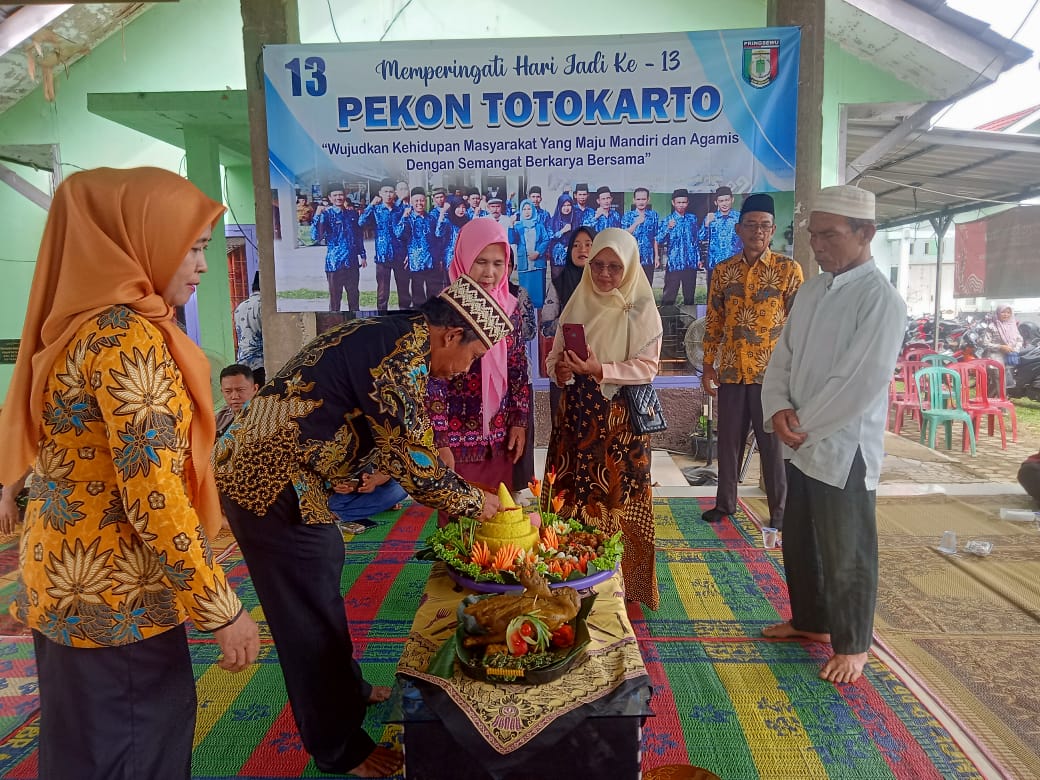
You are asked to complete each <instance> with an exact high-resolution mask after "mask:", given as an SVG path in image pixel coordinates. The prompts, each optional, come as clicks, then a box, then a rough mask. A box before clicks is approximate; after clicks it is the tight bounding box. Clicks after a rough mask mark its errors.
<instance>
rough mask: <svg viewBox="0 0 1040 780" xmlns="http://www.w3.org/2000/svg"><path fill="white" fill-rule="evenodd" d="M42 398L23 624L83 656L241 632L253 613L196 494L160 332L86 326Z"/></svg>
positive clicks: (183, 400)
mask: <svg viewBox="0 0 1040 780" xmlns="http://www.w3.org/2000/svg"><path fill="white" fill-rule="evenodd" d="M44 398H45V400H44V410H43V417H44V419H43V436H42V438H41V441H40V451H39V455H38V457H37V460H36V463H35V466H34V474H33V477H32V479H31V487H30V491H29V503H28V506H27V507H26V512H25V530H24V532H23V534H22V540H21V548H20V566H21V572H20V578H19V587H18V592H17V594H16V597H15V602H14V604H13V605H12V608H11V612H12V614H13V615H14V616H15V617H16V618H18V619H19V620H21V621H22V622H23V623H25V624H27V625H28V626H29V627H30V628H32V629H34V630H36V631H39V632H40V633H41V634H43V635H44V636H45V637H47V638H48V639H50V640H52V641H54V642H57V643H59V644H63V645H69V646H73V647H108V646H112V645H125V644H128V643H130V642H136V641H140V640H142V639H147V638H149V637H151V636H155V635H157V634H160V633H162V632H164V631H167V630H169V629H170V628H173V627H174V626H177V625H179V624H180V623H182V622H183V621H184V620H185V619H186V618H191V619H192V620H193V621H194V623H195V625H196V626H197V627H198V628H200V629H201V630H203V631H212V630H215V629H218V628H221V627H223V626H226V625H227V624H229V623H231V622H232V621H233V620H234V619H235V618H236V617H237V616H238V614H239V612H240V611H241V609H242V605H241V604H240V603H239V600H238V597H237V596H236V595H235V593H234V591H233V590H232V589H231V587H230V586H229V585H228V583H227V580H226V579H225V577H224V572H223V570H222V569H221V568H220V566H219V565H218V564H216V563H214V560H213V553H212V550H211V549H210V546H209V542H208V540H207V538H206V535H205V533H204V532H203V530H202V526H201V524H200V522H199V517H198V515H197V514H196V513H195V510H194V508H193V507H192V503H191V500H190V498H189V495H188V488H187V487H186V484H187V483H186V481H185V475H186V474H188V473H190V469H191V453H190V450H189V442H190V437H189V428H190V426H191V417H192V404H191V400H190V398H189V397H188V395H187V392H186V391H185V388H184V384H183V382H182V379H181V374H180V371H179V370H178V369H177V366H176V364H175V363H174V362H173V359H172V358H171V357H170V353H169V352H168V351H167V348H166V343H165V342H164V340H163V338H162V334H161V333H160V331H159V330H158V329H157V328H156V327H155V326H154V325H152V324H151V323H150V322H148V321H147V320H146V319H143V318H141V317H139V316H137V315H136V314H135V313H134V312H133V311H131V310H130V309H128V308H126V307H125V306H115V307H112V308H109V309H106V310H105V311H103V312H101V313H100V314H99V315H98V316H97V317H94V318H91V319H88V320H87V321H86V322H85V323H84V324H83V326H82V327H80V329H79V330H78V331H77V333H76V335H75V336H74V337H73V338H72V340H71V341H70V342H69V345H68V348H67V349H66V350H65V352H64V354H63V355H62V356H61V357H60V358H59V359H58V361H57V362H56V363H55V365H54V366H53V367H52V369H51V373H50V376H49V377H48V378H47V384H46V390H45V395H44ZM206 454H207V455H208V453H206Z"/></svg>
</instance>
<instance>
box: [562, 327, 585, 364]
mask: <svg viewBox="0 0 1040 780" xmlns="http://www.w3.org/2000/svg"><path fill="white" fill-rule="evenodd" d="M563 346H564V347H565V348H566V349H569V350H570V351H571V352H573V353H574V354H575V355H577V356H578V357H580V358H581V359H582V360H588V359H589V345H588V343H587V342H586V341H585V326H584V325H582V324H581V323H580V322H565V323H564V324H563Z"/></svg>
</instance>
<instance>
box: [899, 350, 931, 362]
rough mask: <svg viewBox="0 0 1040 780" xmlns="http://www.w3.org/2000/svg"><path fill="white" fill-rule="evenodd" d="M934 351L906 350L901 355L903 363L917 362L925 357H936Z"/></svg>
mask: <svg viewBox="0 0 1040 780" xmlns="http://www.w3.org/2000/svg"><path fill="white" fill-rule="evenodd" d="M938 354H939V353H938V352H936V351H935V350H934V349H908V350H906V351H905V352H904V353H903V357H902V360H903V361H911V362H917V361H919V360H920V359H921V358H922V357H924V356H925V355H938Z"/></svg>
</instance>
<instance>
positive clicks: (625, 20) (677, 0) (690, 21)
mask: <svg viewBox="0 0 1040 780" xmlns="http://www.w3.org/2000/svg"><path fill="white" fill-rule="evenodd" d="M299 4H300V40H301V41H303V42H304V43H316V42H325V41H335V40H337V38H338V39H339V40H343V41H377V40H380V39H381V38H383V37H384V33H385V39H386V40H397V41H401V40H429V39H435V40H442V39H446V38H524V37H542V36H563V35H568V36H576V35H618V34H621V33H628V34H636V33H658V32H679V31H685V30H717V29H726V28H730V29H734V28H740V27H761V26H763V25H764V24H765V23H766V2H765V0H725V2H706V0H642V2H633V0H597V2H595V3H591V4H590V3H582V2H579V3H575V2H561V0H527V2H501V0H483V1H482V2H478V3H476V4H474V3H448V2H430V1H429V0H427V1H426V2H419V3H415V4H414V5H412V6H410V7H409V8H408V9H407V10H406V11H405V12H404V13H402V14H401V16H400V17H399V18H398V19H397V21H395V22H393V25H392V26H391V27H390V28H389V31H387V25H388V24H389V23H390V20H391V19H392V18H393V14H394V13H396V11H397V9H400V8H401V7H403V6H404V5H405V2H404V0H397V2H381V3H375V2H357V3H344V2H333V3H331V4H330V3H328V2H326V0H299ZM330 5H331V7H332V12H333V13H335V28H336V29H335V30H334V29H333V24H332V22H331V21H330V10H329V6H330ZM348 5H349V6H350V7H349V8H347V7H345V6H348ZM337 31H338V33H339V35H338V36H337V35H336V32H337Z"/></svg>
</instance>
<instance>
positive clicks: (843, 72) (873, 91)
mask: <svg viewBox="0 0 1040 780" xmlns="http://www.w3.org/2000/svg"><path fill="white" fill-rule="evenodd" d="M824 62H825V63H826V64H825V66H824V73H823V160H822V163H821V171H820V173H821V175H820V179H821V181H820V184H821V185H823V186H829V185H831V184H837V182H838V120H839V116H840V113H841V106H842V104H844V103H899V102H903V101H909V102H913V101H924V100H929V99H930V98H929V96H928V95H926V94H924V93H923V92H921V90H920V89H918V88H917V87H914V86H913V85H911V84H907V83H906V82H903V81H900V80H899V79H897V78H896V77H895V76H892V75H890V74H888V73H885V72H884V71H881V70H878V69H877V68H875V67H873V66H872V65H870V64H868V63H866V62H864V61H863V60H861V59H858V58H857V57H854V56H852V55H851V54H849V53H848V52H846V51H844V50H842V48H841V47H840V46H838V45H837V44H836V43H833V42H831V41H827V43H826V44H825V46H824Z"/></svg>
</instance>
